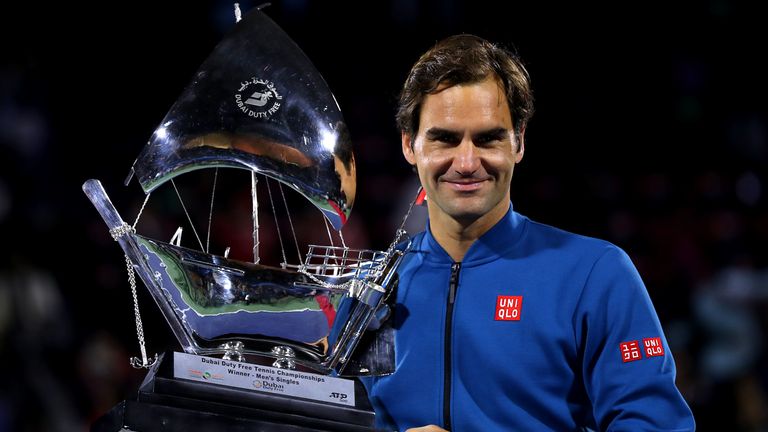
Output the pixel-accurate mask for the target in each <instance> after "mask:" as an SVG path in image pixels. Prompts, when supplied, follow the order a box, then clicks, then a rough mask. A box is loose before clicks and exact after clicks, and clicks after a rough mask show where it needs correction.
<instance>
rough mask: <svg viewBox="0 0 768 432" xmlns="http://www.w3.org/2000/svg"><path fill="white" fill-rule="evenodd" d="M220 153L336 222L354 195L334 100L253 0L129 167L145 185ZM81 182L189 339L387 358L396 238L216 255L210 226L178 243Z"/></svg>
mask: <svg viewBox="0 0 768 432" xmlns="http://www.w3.org/2000/svg"><path fill="white" fill-rule="evenodd" d="M218 167H230V168H242V169H247V170H250V171H251V172H252V173H258V174H263V175H264V176H266V177H271V178H273V179H276V180H278V181H279V182H281V183H282V184H285V185H287V186H289V187H291V188H293V189H295V190H296V191H298V192H299V193H300V194H301V195H302V196H304V197H305V198H306V199H308V200H309V201H310V202H312V203H313V204H314V205H315V206H316V207H317V208H318V209H320V210H321V211H322V213H323V215H324V216H325V218H326V219H327V221H329V222H330V223H331V225H332V226H333V227H334V228H335V229H337V230H339V229H340V228H341V227H342V226H343V225H344V223H345V222H346V219H347V217H348V216H349V214H350V211H351V209H352V205H353V203H354V200H355V190H356V186H355V159H354V155H353V153H352V145H351V142H350V139H349V135H348V133H347V130H346V125H345V123H344V120H343V118H342V115H341V112H340V110H339V107H338V105H337V104H336V100H335V99H334V97H333V95H332V94H331V92H330V91H329V90H328V87H327V85H326V84H325V82H324V81H323V79H322V77H321V76H320V74H319V73H318V72H317V71H316V70H315V68H314V66H313V65H312V64H311V63H310V61H309V60H308V59H307V58H306V57H305V56H304V54H303V53H302V52H301V50H300V49H299V48H298V47H297V46H296V45H295V44H294V43H293V41H292V40H291V39H290V38H289V37H288V36H287V35H285V34H284V33H283V32H282V30H281V29H280V28H279V27H278V26H277V25H276V24H275V23H274V22H272V21H271V20H270V19H269V18H267V17H266V15H264V13H262V12H260V11H258V10H253V11H251V12H250V13H248V15H247V16H246V17H245V18H244V19H243V20H241V21H240V22H239V23H237V24H236V25H235V28H234V30H233V32H232V33H231V34H230V35H228V36H227V37H225V38H224V39H223V40H222V42H221V43H220V44H219V45H218V46H217V47H216V49H215V50H214V51H213V53H212V54H211V56H209V58H208V59H207V60H206V61H205V62H204V63H203V65H202V66H201V67H200V69H199V70H198V72H197V73H196V74H195V76H194V78H193V80H192V82H191V83H190V84H189V85H188V86H187V88H186V89H185V90H184V92H183V93H182V94H181V96H180V97H179V99H178V100H177V102H176V103H175V104H174V105H173V107H172V108H171V109H170V111H169V112H168V114H167V115H166V117H165V118H164V119H163V121H162V122H161V124H160V126H158V127H157V129H156V130H155V131H154V133H153V134H152V137H151V139H150V140H149V142H148V143H147V145H146V147H145V148H144V149H143V151H142V152H141V153H140V155H139V156H138V158H137V159H136V161H135V162H134V164H133V167H132V171H131V173H132V175H133V174H135V175H136V177H137V178H138V181H139V183H140V184H141V186H142V188H143V189H144V191H145V192H147V193H149V192H151V191H152V190H154V189H155V188H157V187H158V186H160V185H162V184H164V183H165V182H168V181H169V180H172V179H173V178H174V177H176V176H178V175H181V174H184V173H186V172H189V171H192V170H197V169H206V168H213V169H217V168H218ZM253 178H254V179H255V175H254V177H253ZM129 180H130V176H129ZM254 182H255V180H254ZM171 183H172V182H171ZM267 184H268V182H267ZM173 187H174V188H175V185H173ZM83 190H84V192H85V193H86V195H87V196H88V197H89V199H90V200H91V202H92V203H93V205H94V206H95V207H96V209H97V210H98V211H99V213H100V214H101V216H102V218H103V219H104V221H105V223H106V224H107V226H108V228H109V230H110V233H111V234H112V235H113V238H114V239H115V240H116V241H117V242H118V243H119V244H120V246H121V247H122V249H123V251H124V252H125V255H126V256H127V258H128V260H129V265H130V266H132V268H133V270H134V271H135V272H136V274H138V275H139V277H140V278H141V279H142V281H143V282H144V284H145V285H146V287H147V288H148V290H149V292H150V294H151V295H152V297H153V299H154V301H155V303H156V304H157V305H158V307H159V308H160V310H161V312H162V313H163V315H164V317H165V319H166V320H167V322H168V324H169V326H170V328H171V329H172V331H173V333H174V335H175V336H176V338H177V340H178V341H179V343H180V345H181V347H182V348H183V350H184V351H185V352H187V353H191V354H198V355H212V356H223V357H224V358H229V359H233V360H244V361H249V359H250V358H251V357H252V356H256V357H266V358H270V359H274V360H275V362H276V364H279V365H280V367H287V368H304V369H307V370H311V371H315V372H319V373H324V374H339V375H369V374H370V375H381V374H387V373H391V372H393V370H394V345H393V338H392V329H391V326H387V325H382V323H381V322H380V320H379V319H378V318H382V317H384V316H386V315H387V313H385V312H386V311H384V312H382V310H384V309H387V307H386V305H385V304H384V302H385V301H386V300H387V298H388V297H390V295H391V293H392V291H393V290H394V286H395V284H396V277H395V271H396V268H397V265H398V264H399V262H400V260H401V259H402V252H401V251H399V250H396V249H395V248H394V242H393V244H392V245H391V246H390V248H389V249H388V250H387V251H386V252H378V251H369V250H353V249H349V248H347V247H334V246H311V247H310V248H309V252H308V253H307V255H306V258H305V260H304V262H302V263H300V264H295V265H289V264H288V263H285V262H284V263H283V264H282V266H283V268H276V267H270V266H265V265H261V264H259V263H258V262H257V263H249V262H242V261H237V260H233V259H229V258H228V257H227V256H228V250H229V248H227V252H225V253H224V256H218V255H213V254H209V253H208V252H207V248H208V245H209V238H206V239H205V240H206V241H205V246H203V244H202V240H201V239H200V237H199V236H197V233H196V232H194V233H195V236H196V237H197V238H198V243H200V248H201V250H199V251H198V250H193V249H189V248H185V247H182V246H181V239H180V237H181V233H180V231H179V232H177V235H176V236H173V238H174V239H176V241H174V240H171V242H170V243H167V242H163V241H158V240H155V239H152V238H149V237H146V236H143V235H140V234H138V233H136V232H135V231H134V229H133V228H132V227H131V226H130V225H128V224H126V223H125V222H124V221H123V219H122V217H121V216H120V214H119V213H118V211H117V210H116V209H115V207H114V206H113V205H112V203H111V201H110V199H109V197H108V196H107V194H106V192H105V190H104V188H103V187H102V186H101V184H100V182H99V181H98V180H89V181H87V182H85V184H84V185H83ZM268 191H270V196H271V190H270V189H269V188H268ZM177 194H178V190H177ZM211 197H213V194H212V195H211ZM179 198H180V195H179ZM256 198H257V197H255V196H254V201H255V199H256ZM283 201H285V198H284V197H283ZM145 204H146V201H145ZM255 205H256V203H254V206H255ZM142 209H143V207H142ZM185 213H187V211H186V208H185ZM275 214H276V213H275ZM187 217H188V218H189V214H188V213H187ZM208 217H209V219H208V220H209V226H210V218H211V216H210V215H209V216H208ZM190 224H191V221H190ZM135 225H136V224H134V226H135ZM191 225H192V227H193V230H194V225H193V224H191ZM276 225H277V224H276ZM256 228H258V225H256ZM257 233H258V229H256V234H257ZM278 235H279V232H278ZM401 235H402V231H398V233H397V235H396V241H397V240H399V238H400V236H401ZM169 237H171V236H170V235H169ZM294 237H295V236H294ZM294 241H295V238H294ZM258 243H259V242H258V238H256V240H255V245H254V246H255V250H256V248H257V247H258ZM283 257H285V252H284V251H283ZM255 260H256V261H258V256H256V258H255ZM284 261H285V258H284ZM377 311H378V314H377ZM374 321H375V324H376V325H375V326H370V324H371V323H372V322H374ZM137 322H138V320H137ZM138 325H140V324H137V326H138ZM369 326H370V328H373V327H375V328H377V329H378V330H377V331H376V332H371V331H366V330H367V329H368V328H369ZM139 334H140V339H142V342H143V333H142V332H139ZM142 356H143V358H146V355H145V353H144V352H142ZM146 362H147V360H144V363H146Z"/></svg>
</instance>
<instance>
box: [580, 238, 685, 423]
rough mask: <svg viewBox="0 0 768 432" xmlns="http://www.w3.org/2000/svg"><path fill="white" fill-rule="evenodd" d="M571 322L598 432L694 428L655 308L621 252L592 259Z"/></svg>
mask: <svg viewBox="0 0 768 432" xmlns="http://www.w3.org/2000/svg"><path fill="white" fill-rule="evenodd" d="M573 319H574V323H573V324H574V329H575V331H576V335H575V336H576V343H577V346H578V347H579V352H580V356H581V358H582V362H581V372H582V377H583V381H584V386H585V389H586V392H587V395H588V396H589V398H590V400H591V402H592V409H593V411H592V414H593V416H594V419H595V422H596V426H597V427H598V429H599V430H601V431H627V430H643V431H692V430H695V422H694V419H693V415H692V413H691V410H690V408H689V407H688V405H687V404H686V402H685V400H684V399H683V397H682V395H681V394H680V392H679V391H678V389H677V387H676V386H675V363H674V360H673V358H672V352H671V351H670V350H669V346H668V345H667V341H666V338H665V337H664V334H663V332H662V328H661V325H660V323H659V319H658V317H657V315H656V311H655V310H654V308H653V304H652V303H651V299H650V297H649V296H648V292H647V291H646V289H645V285H644V284H643V282H642V280H641V279H640V275H639V274H638V272H637V270H636V269H635V267H634V265H633V264H632V261H631V260H630V258H629V257H628V256H627V254H626V253H624V251H622V250H621V249H619V248H617V247H615V246H613V245H610V246H608V247H607V249H606V250H605V251H604V253H603V254H602V255H601V256H600V257H599V258H598V259H597V260H596V261H595V263H594V265H593V267H592V270H591V272H590V273H589V276H588V277H587V279H586V282H585V284H584V287H583V291H582V292H581V294H580V298H579V301H578V304H577V307H576V311H575V313H574V317H573Z"/></svg>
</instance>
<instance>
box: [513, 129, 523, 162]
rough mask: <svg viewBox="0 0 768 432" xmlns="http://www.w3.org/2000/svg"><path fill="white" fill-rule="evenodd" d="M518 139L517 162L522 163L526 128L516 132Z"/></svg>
mask: <svg viewBox="0 0 768 432" xmlns="http://www.w3.org/2000/svg"><path fill="white" fill-rule="evenodd" d="M515 139H516V140H517V153H516V154H515V163H520V161H521V160H523V154H524V153H525V129H523V130H521V131H520V133H519V134H515Z"/></svg>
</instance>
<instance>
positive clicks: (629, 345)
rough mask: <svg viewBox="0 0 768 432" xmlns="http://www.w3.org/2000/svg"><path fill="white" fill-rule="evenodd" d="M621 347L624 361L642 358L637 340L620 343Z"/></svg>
mask: <svg viewBox="0 0 768 432" xmlns="http://www.w3.org/2000/svg"><path fill="white" fill-rule="evenodd" d="M619 349H620V350H621V359H622V360H623V361H624V363H626V362H631V361H635V360H640V359H641V358H642V356H641V355H640V347H639V345H638V343H637V341H636V340H634V341H629V342H622V343H620V344H619Z"/></svg>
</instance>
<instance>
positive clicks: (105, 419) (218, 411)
mask: <svg viewBox="0 0 768 432" xmlns="http://www.w3.org/2000/svg"><path fill="white" fill-rule="evenodd" d="M355 394H356V396H357V397H356V398H355V401H356V404H355V406H353V407H352V406H343V405H337V404H332V403H327V402H321V401H314V400H310V399H303V398H296V397H289V396H283V395H279V394H269V393H264V392H258V391H251V390H244V389H238V388H234V387H227V386H221V385H216V384H209V383H206V382H196V381H189V380H185V379H179V378H175V377H174V373H173V356H172V355H162V356H161V357H160V358H159V359H158V361H157V363H156V364H155V365H154V366H153V367H152V369H150V371H149V373H148V374H147V377H146V378H145V379H144V382H143V383H142V385H141V387H140V388H139V391H138V394H137V396H136V398H135V399H128V400H124V401H122V402H120V403H119V404H117V405H116V406H114V407H113V408H112V409H111V410H110V411H109V412H108V413H107V414H105V415H104V416H102V417H101V418H99V419H98V420H97V421H96V422H95V423H94V424H93V426H92V428H91V431H92V432H116V431H135V432H145V431H168V432H176V431H185V432H186V431H190V430H228V431H230V430H231V431H246V430H248V431H251V430H256V431H350V432H354V431H376V430H377V429H375V428H374V426H373V425H374V421H375V417H374V412H373V408H372V407H371V405H370V403H369V402H368V398H367V397H366V393H365V388H364V387H363V386H362V384H361V383H360V382H359V381H355Z"/></svg>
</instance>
